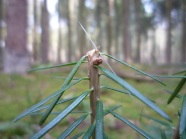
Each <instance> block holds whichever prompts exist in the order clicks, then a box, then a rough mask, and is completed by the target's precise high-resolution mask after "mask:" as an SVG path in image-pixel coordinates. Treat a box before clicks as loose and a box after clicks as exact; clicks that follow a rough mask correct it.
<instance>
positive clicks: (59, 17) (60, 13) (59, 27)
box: [57, 0, 62, 63]
mask: <svg viewBox="0 0 186 139" xmlns="http://www.w3.org/2000/svg"><path fill="white" fill-rule="evenodd" d="M61 19H62V3H61V1H60V0H58V47H57V49H58V50H57V61H58V63H60V62H61V49H62V23H61Z"/></svg>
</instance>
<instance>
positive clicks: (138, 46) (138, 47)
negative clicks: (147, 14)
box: [134, 0, 141, 63]
mask: <svg viewBox="0 0 186 139" xmlns="http://www.w3.org/2000/svg"><path fill="white" fill-rule="evenodd" d="M134 3H135V4H134V5H135V13H136V57H135V62H137V63H140V61H141V0H135V1H134Z"/></svg>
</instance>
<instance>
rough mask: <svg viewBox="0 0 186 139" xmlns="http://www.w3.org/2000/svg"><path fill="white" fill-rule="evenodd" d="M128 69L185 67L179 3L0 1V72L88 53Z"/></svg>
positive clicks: (184, 5)
mask: <svg viewBox="0 0 186 139" xmlns="http://www.w3.org/2000/svg"><path fill="white" fill-rule="evenodd" d="M79 22H80V23H81V24H82V25H83V26H84V27H85V29H86V30H87V32H88V33H89V34H90V35H91V37H92V39H93V41H94V42H95V44H96V45H97V46H100V49H101V51H102V52H105V53H108V54H110V55H113V56H115V57H116V58H119V59H121V60H124V61H126V62H129V63H131V62H132V63H143V64H166V65H167V64H183V63H185V62H186V42H185V41H186V1H185V0H0V69H1V70H2V71H4V72H5V73H25V72H26V71H27V70H28V69H29V68H30V66H31V65H38V64H49V63H64V62H70V61H75V60H77V59H79V58H80V57H81V56H82V55H85V54H86V52H87V51H89V50H91V49H93V46H92V45H91V43H90V41H89V40H88V38H87V36H86V35H85V33H84V32H83V30H82V28H81V27H80V25H79Z"/></svg>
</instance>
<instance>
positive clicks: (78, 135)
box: [71, 132, 84, 139]
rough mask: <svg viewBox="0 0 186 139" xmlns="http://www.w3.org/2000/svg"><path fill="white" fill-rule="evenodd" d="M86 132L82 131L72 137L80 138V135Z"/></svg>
mask: <svg viewBox="0 0 186 139" xmlns="http://www.w3.org/2000/svg"><path fill="white" fill-rule="evenodd" d="M83 133H84V132H81V133H79V134H77V135H75V136H73V137H72V138H71V139H78V138H79V137H81V135H83Z"/></svg>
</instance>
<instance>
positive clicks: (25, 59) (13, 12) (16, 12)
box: [4, 0, 30, 74]
mask: <svg viewBox="0 0 186 139" xmlns="http://www.w3.org/2000/svg"><path fill="white" fill-rule="evenodd" d="M27 8H28V1H27V0H9V1H8V7H7V39H6V48H5V57H4V72H6V73H21V74H22V73H23V74H24V73H26V72H27V70H28V69H29V67H30V57H29V52H28V49H27V39H28V36H27V27H28V24H27V15H28V13H27Z"/></svg>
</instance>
